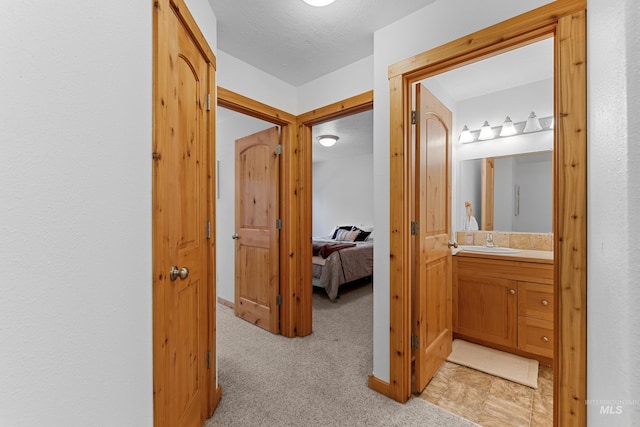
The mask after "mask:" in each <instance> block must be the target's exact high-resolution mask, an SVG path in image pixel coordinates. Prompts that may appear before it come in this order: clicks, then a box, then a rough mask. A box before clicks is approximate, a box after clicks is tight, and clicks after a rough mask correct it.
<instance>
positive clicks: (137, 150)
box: [0, 0, 153, 426]
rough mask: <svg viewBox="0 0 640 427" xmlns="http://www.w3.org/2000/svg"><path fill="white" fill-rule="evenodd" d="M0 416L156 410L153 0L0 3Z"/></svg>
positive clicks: (139, 416)
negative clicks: (153, 310)
mask: <svg viewBox="0 0 640 427" xmlns="http://www.w3.org/2000/svg"><path fill="white" fill-rule="evenodd" d="M0 40H2V41H1V42H0V56H1V57H2V58H3V59H2V61H0V76H2V78H1V79H0V93H1V94H2V95H1V97H0V141H1V142H0V145H1V146H2V150H1V152H2V154H1V155H0V182H1V183H2V185H0V199H1V200H2V207H1V208H0V229H1V230H2V231H1V234H2V239H1V240H0V271H2V278H1V279H0V425H3V426H30V425H52V426H87V425H96V424H101V425H118V426H151V425H152V421H153V420H152V417H153V388H152V324H151V280H152V277H151V276H152V273H151V129H152V128H151V71H152V56H151V55H152V49H151V46H152V5H151V3H150V2H131V1H128V0H114V1H108V2H74V3H73V4H67V3H66V2H61V1H53V2H6V3H4V4H3V11H2V13H1V14H0Z"/></svg>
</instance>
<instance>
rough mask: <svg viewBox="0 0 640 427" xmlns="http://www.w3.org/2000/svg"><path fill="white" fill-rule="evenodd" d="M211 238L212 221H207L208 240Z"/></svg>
mask: <svg viewBox="0 0 640 427" xmlns="http://www.w3.org/2000/svg"><path fill="white" fill-rule="evenodd" d="M209 239H211V221H207V240H209Z"/></svg>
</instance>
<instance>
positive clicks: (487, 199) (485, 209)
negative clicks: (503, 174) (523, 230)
mask: <svg viewBox="0 0 640 427" xmlns="http://www.w3.org/2000/svg"><path fill="white" fill-rule="evenodd" d="M494 176H495V160H494V159H493V158H492V157H488V158H484V159H482V212H480V215H481V216H482V219H481V220H480V222H481V226H480V229H481V230H487V231H491V230H493V218H494V214H493V211H494V207H493V206H494V196H493V194H494V193H493V188H494Z"/></svg>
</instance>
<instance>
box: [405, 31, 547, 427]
mask: <svg viewBox="0 0 640 427" xmlns="http://www.w3.org/2000/svg"><path fill="white" fill-rule="evenodd" d="M553 41H554V40H553V38H548V39H545V40H541V41H538V42H535V43H532V44H529V45H526V46H521V47H519V48H517V49H514V50H511V51H509V52H506V53H502V54H500V55H496V56H492V57H491V58H486V59H483V60H480V61H477V62H474V63H472V64H468V65H465V66H463V67H460V68H456V69H454V70H450V71H446V72H444V73H442V74H438V75H435V76H431V77H429V78H427V79H424V80H422V81H420V82H419V83H416V84H415V85H414V86H416V87H417V86H420V87H423V88H424V89H423V90H426V91H428V92H429V93H430V94H431V95H430V96H433V97H436V99H437V100H438V102H440V103H442V104H443V105H444V107H443V108H446V109H448V110H449V111H451V112H452V116H453V120H452V125H451V128H450V137H451V139H450V146H451V165H450V167H451V173H450V175H449V177H450V185H449V188H451V201H450V210H449V211H448V212H447V213H448V214H449V216H450V221H451V225H450V227H449V229H450V233H449V240H450V241H455V242H457V243H458V244H459V245H461V248H462V247H464V248H467V247H468V246H469V245H471V246H473V245H477V246H475V247H478V246H484V245H485V244H486V241H487V240H486V239H487V237H488V236H489V235H490V236H491V238H492V239H493V242H494V245H495V246H496V247H498V249H502V248H508V249H511V250H512V251H511V252H513V255H504V257H507V258H508V257H512V259H516V258H513V257H520V256H521V255H524V254H527V256H528V257H530V258H531V259H532V260H533V261H535V262H533V261H532V262H531V263H529V264H520V267H524V268H531V269H535V271H536V272H539V273H540V274H539V275H537V274H532V275H530V276H527V277H521V273H519V272H517V273H515V274H513V275H501V274H500V273H498V270H499V268H500V267H499V266H498V267H494V271H491V272H490V271H487V270H490V269H491V267H489V266H490V265H493V264H490V263H487V264H482V263H481V261H479V258H474V260H475V261H477V262H480V264H479V265H478V268H474V267H473V266H472V265H471V264H469V262H468V261H467V259H466V258H465V257H464V256H463V255H464V253H466V252H464V251H465V250H464V249H462V250H463V253H459V252H458V250H456V249H452V252H453V253H454V254H455V253H458V255H454V256H453V258H452V268H451V271H450V272H449V274H450V275H451V277H452V281H451V283H450V284H447V287H449V286H450V289H451V296H450V298H451V300H452V312H451V313H450V314H449V316H451V318H452V325H451V328H452V332H453V337H451V336H449V337H448V338H447V340H448V341H451V339H452V338H453V339H457V340H460V341H458V344H460V345H463V344H464V347H458V349H457V353H458V352H460V351H461V350H460V349H462V348H464V349H466V351H468V352H470V353H468V356H469V357H470V359H469V360H464V359H459V358H457V357H455V356H454V360H456V361H458V364H455V363H451V362H450V361H444V362H443V363H442V365H440V366H439V367H438V366H435V367H434V368H432V370H433V369H437V370H436V372H435V373H434V374H433V377H432V376H431V375H432V372H429V375H428V377H427V378H424V379H422V382H421V383H420V384H419V385H418V384H417V383H418V379H419V378H420V377H421V375H418V371H419V370H420V369H419V368H420V364H419V363H418V357H416V361H415V362H414V368H413V369H414V370H416V375H415V376H414V385H413V386H412V388H413V390H414V393H417V394H419V395H420V397H421V398H423V399H425V400H427V401H429V402H431V403H434V404H436V405H440V406H442V407H444V408H445V409H447V410H450V411H452V412H454V413H456V414H458V415H461V416H463V417H465V418H467V419H470V420H471V421H474V422H480V423H492V422H496V423H500V422H505V423H509V421H510V420H511V419H512V417H515V418H517V419H518V420H521V422H522V423H523V425H529V424H530V423H531V424H538V423H542V422H544V423H545V424H551V423H552V420H553V373H552V372H553V371H552V365H553V360H552V359H553V348H552V345H553V341H554V338H553V332H554V328H553V318H552V313H553V303H554V298H553V286H552V280H550V277H551V274H552V271H553V234H552V201H553V195H552V175H553V174H552V153H553V147H554V132H553V121H552V120H551V119H552V118H553V115H554V102H553V100H554V81H553V78H554V73H553V58H554V52H553ZM524 68H527V72H522V69H524ZM415 92H416V91H415V90H414V91H412V93H415ZM414 98H416V99H417V98H419V94H416V95H414ZM434 102H435V101H434ZM413 104H414V105H415V107H414V111H417V114H416V116H422V115H423V114H425V111H424V110H425V109H428V107H423V106H420V105H419V103H418V102H417V101H414V102H413ZM532 111H535V114H537V117H544V118H545V120H543V121H542V124H543V125H544V127H543V126H542V125H540V126H538V127H537V128H535V129H534V128H533V125H532V126H530V128H527V131H526V132H524V129H525V127H526V123H527V117H528V116H529V115H530V113H531V112H532ZM427 114H428V112H427ZM507 117H509V118H507ZM511 118H513V120H511ZM509 121H510V122H511V123H514V122H515V123H516V124H517V127H516V126H514V130H512V131H511V132H507V125H504V124H503V122H507V124H508V123H509ZM484 122H487V123H489V126H491V125H493V127H491V134H487V135H486V136H483V137H482V138H480V137H479V133H480V131H479V130H480V128H481V127H482V125H483V123H484ZM530 122H531V123H533V121H530ZM420 124H421V122H420V121H418V123H417V124H416V126H420ZM496 125H497V126H496ZM465 126H467V127H466V128H465ZM462 129H465V130H466V129H471V138H469V137H467V139H465V138H464V137H463V136H462ZM503 129H505V130H504V131H503ZM415 133H416V139H418V138H420V137H422V133H421V134H420V135H418V132H417V131H416V132H415ZM501 134H503V135H501ZM508 134H511V135H508ZM416 155H417V154H416ZM427 157H429V153H428V154H427ZM431 157H433V156H431ZM433 165H434V161H433V159H432V160H431V161H428V162H427V163H426V167H427V169H428V170H429V172H428V175H429V176H430V177H431V179H432V180H433V177H434V176H435V175H436V174H435V173H434V169H433V168H434V166H433ZM487 165H491V166H492V167H491V168H489V167H487ZM423 172H424V171H422V172H421V171H420V166H419V165H417V166H416V179H417V177H418V175H419V174H420V173H423ZM443 179H447V177H446V176H445V177H443ZM418 182H419V180H418ZM416 185H417V186H420V184H419V183H418V184H416ZM415 194H418V192H416V193H415ZM416 197H417V196H416ZM427 203H433V200H432V199H431V198H429V199H428V200H427ZM422 204H424V203H417V205H416V207H420V206H421V205H422ZM429 212H431V210H429ZM471 212H472V214H470V213H471ZM416 215H417V214H416ZM416 221H418V223H419V225H420V226H421V227H420V228H421V229H422V228H423V225H424V224H425V223H427V221H425V220H424V219H422V220H420V219H419V218H417V219H416ZM426 227H427V228H428V227H429V224H428V223H427V225H426ZM421 231H422V230H421ZM417 240H418V241H420V236H418V239H417ZM416 244H417V243H416ZM461 248H460V249H461ZM468 249H469V250H471V249H473V248H468ZM414 254H415V256H416V257H417V262H416V267H415V269H416V270H415V271H416V274H418V272H419V271H420V266H421V264H422V262H421V259H420V251H419V250H418V251H416V250H414ZM474 256H478V255H474ZM430 262H431V263H433V260H431V261H430ZM516 278H520V279H526V285H525V281H524V280H523V283H522V284H521V285H518V283H516V282H515V279H516ZM510 280H511V282H510ZM427 281H428V280H427ZM418 282H420V280H418V277H416V278H415V279H414V289H413V293H414V295H416V292H418V291H420V287H419V286H418V284H417V283H418ZM534 283H535V284H534ZM438 285H441V284H438ZM438 285H434V286H438ZM511 292H513V293H511ZM431 294H432V295H433V292H432V293H431ZM430 296H431V295H429V296H427V297H430ZM414 301H415V298H414ZM543 302H544V303H545V305H542V303H543ZM538 306H540V307H539V308H538ZM416 315H418V313H414V323H415V316H416ZM430 323H432V324H433V323H434V322H433V321H431V322H430ZM534 324H535V325H534ZM536 334H539V335H540V336H537V335H536ZM416 335H417V334H416ZM428 335H429V334H426V335H425V339H427V340H428ZM534 335H535V337H534ZM420 338H421V339H422V338H423V337H422V336H421V337H420ZM543 338H546V341H543ZM467 342H471V343H474V344H475V345H480V346H481V347H476V346H475V345H471V346H467V345H466V343H467ZM427 345H430V344H429V343H427ZM489 348H492V349H495V350H498V351H501V352H503V353H496V352H489V351H486V349H489ZM450 352H451V349H450V348H448V349H447V354H444V355H442V356H441V357H440V358H441V359H447V357H448V356H449V353H450ZM485 354H495V358H494V360H496V361H497V360H501V359H500V358H501V357H502V356H504V357H505V360H513V361H514V362H515V361H518V362H520V360H519V359H517V358H516V357H523V358H526V360H529V361H530V363H525V361H524V360H522V364H521V365H520V368H519V369H518V370H514V372H510V373H508V372H506V371H505V372H504V373H502V375H504V376H506V377H507V378H508V379H509V381H507V380H505V379H503V378H501V377H500V376H499V375H492V374H488V373H483V372H482V369H480V370H479V371H478V370H473V369H470V368H469V367H468V365H467V366H465V365H464V364H460V362H463V363H469V362H471V364H472V365H473V362H474V357H480V355H485ZM510 355H514V356H516V357H511V356H510ZM432 358H433V356H432ZM538 364H539V368H538ZM474 366H476V367H478V365H474ZM489 371H490V372H492V373H494V374H496V373H499V372H497V370H492V369H489ZM533 371H535V374H534V372H533ZM509 374H512V375H513V376H510V375H509ZM525 375H529V376H533V377H536V378H535V379H534V380H533V381H532V382H531V383H530V385H529V386H527V385H522V384H517V383H516V382H513V381H514V379H515V380H518V379H519V377H520V376H523V377H524V376H525ZM534 385H537V387H535V388H534V387H533V386H534ZM459 386H464V389H465V391H464V392H463V393H461V392H460V389H459ZM506 390H509V391H510V392H511V393H510V395H512V396H513V395H517V396H518V399H515V400H513V399H511V398H509V393H508V392H506ZM471 395H473V396H474V398H469V396H471ZM506 407H509V408H511V409H510V411H507V412H509V415H508V416H507V415H506V413H504V414H503V413H502V412H501V411H500V410H497V408H506Z"/></svg>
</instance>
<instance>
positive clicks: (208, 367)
mask: <svg viewBox="0 0 640 427" xmlns="http://www.w3.org/2000/svg"><path fill="white" fill-rule="evenodd" d="M207 369H211V352H210V351H207Z"/></svg>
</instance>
